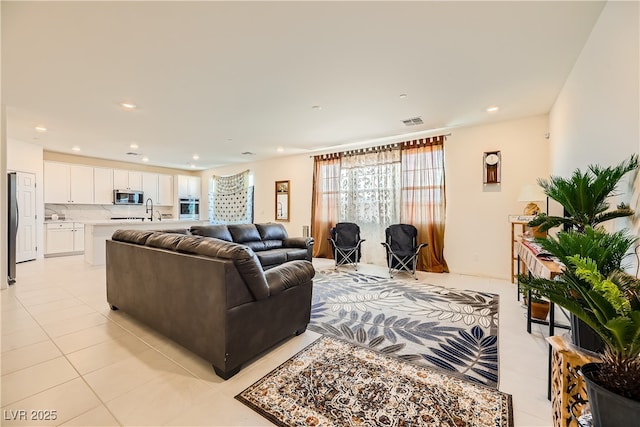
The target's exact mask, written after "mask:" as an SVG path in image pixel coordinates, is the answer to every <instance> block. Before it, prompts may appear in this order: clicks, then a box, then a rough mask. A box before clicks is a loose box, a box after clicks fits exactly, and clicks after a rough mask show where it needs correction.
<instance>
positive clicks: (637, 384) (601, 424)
mask: <svg viewBox="0 0 640 427" xmlns="http://www.w3.org/2000/svg"><path fill="white" fill-rule="evenodd" d="M583 231H584V232H578V231H569V232H562V233H559V234H558V238H557V239H552V238H549V239H547V240H545V241H540V243H541V245H542V247H543V248H544V249H545V250H546V251H547V252H549V253H551V254H552V255H554V256H556V257H558V258H559V259H560V260H561V261H562V262H563V263H564V264H565V269H564V272H563V273H562V274H561V275H560V276H558V277H556V279H555V280H547V279H541V278H534V277H528V276H525V275H522V276H520V280H521V283H522V284H523V285H524V286H525V287H526V288H528V289H532V290H534V291H535V292H537V293H538V294H539V295H541V296H544V297H546V298H548V299H549V300H551V301H553V302H554V303H555V304H558V305H559V306H561V307H564V308H565V309H567V310H568V311H570V312H571V313H572V314H573V315H575V316H576V317H577V318H579V319H580V320H582V321H583V322H584V323H586V324H587V325H588V326H590V327H591V328H592V329H593V331H595V333H596V334H598V336H599V337H600V338H601V339H602V341H603V343H604V352H603V354H602V363H600V364H589V365H585V367H583V370H582V372H583V375H584V377H585V381H586V382H587V387H588V392H587V393H588V396H589V402H590V405H591V410H592V413H593V419H594V422H595V426H596V427H614V426H615V427H618V426H625V425H630V424H629V422H631V420H634V419H635V420H638V419H640V280H638V279H636V278H635V277H634V276H631V275H629V274H627V273H625V272H624V271H622V269H621V262H622V259H623V258H624V255H625V254H626V253H627V251H628V250H629V248H630V247H631V245H633V244H634V243H635V242H636V240H637V239H636V238H634V237H631V236H629V235H628V234H627V233H626V232H625V231H619V232H616V233H611V234H609V233H607V232H606V231H605V230H604V229H602V228H600V229H593V228H591V227H590V226H587V227H585V229H584V230H583Z"/></svg>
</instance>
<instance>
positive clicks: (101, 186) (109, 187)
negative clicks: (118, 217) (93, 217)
mask: <svg viewBox="0 0 640 427" xmlns="http://www.w3.org/2000/svg"><path fill="white" fill-rule="evenodd" d="M93 178H94V182H93V203H95V204H96V205H111V204H113V169H111V168H93Z"/></svg>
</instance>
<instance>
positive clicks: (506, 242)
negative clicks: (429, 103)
mask: <svg viewBox="0 0 640 427" xmlns="http://www.w3.org/2000/svg"><path fill="white" fill-rule="evenodd" d="M547 131H548V117H547V116H546V115H543V116H535V117H529V118H525V119H519V120H510V121H505V122H498V123H495V124H490V125H484V126H475V127H468V128H460V129H454V130H453V131H452V135H451V136H450V137H449V138H448V139H447V142H446V143H445V173H446V185H447V223H446V230H445V259H446V260H447V263H448V264H449V270H450V271H451V272H453V273H461V274H469V275H475V276H488V277H498V278H503V279H509V276H510V274H511V266H510V261H511V257H510V253H511V224H510V223H509V221H508V216H509V215H520V214H522V213H523V210H524V207H525V205H526V203H523V202H518V201H517V199H518V196H519V194H520V191H521V189H522V187H523V186H524V185H526V184H535V183H536V180H537V179H538V178H540V177H547V176H548V173H549V141H548V140H547V139H546V138H545V134H546V133H547ZM497 150H499V151H500V152H501V156H502V179H501V184H499V185H496V184H493V185H487V186H484V185H483V184H482V171H483V169H482V160H483V153H484V152H485V151H497ZM541 208H542V209H543V210H544V208H545V207H544V206H541ZM518 230H519V227H518Z"/></svg>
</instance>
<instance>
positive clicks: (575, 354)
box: [547, 336, 600, 427]
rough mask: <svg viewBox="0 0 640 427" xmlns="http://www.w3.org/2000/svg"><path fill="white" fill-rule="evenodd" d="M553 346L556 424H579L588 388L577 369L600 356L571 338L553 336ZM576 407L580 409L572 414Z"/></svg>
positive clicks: (563, 426) (570, 426)
mask: <svg viewBox="0 0 640 427" xmlns="http://www.w3.org/2000/svg"><path fill="white" fill-rule="evenodd" d="M547 342H548V343H549V345H550V346H551V349H552V352H551V384H552V386H551V390H552V392H551V410H552V418H553V425H554V426H557V427H579V425H578V423H577V422H576V420H575V418H574V416H575V417H579V416H580V413H581V412H582V410H583V408H584V405H585V403H586V402H587V389H586V385H585V383H584V380H583V379H582V376H581V375H580V374H579V373H578V371H579V370H580V368H581V367H582V366H583V365H585V364H587V363H591V362H600V358H599V357H598V356H597V355H595V354H593V353H591V352H587V351H586V350H583V349H579V348H577V347H575V346H573V345H572V344H571V343H570V339H569V338H565V337H564V336H553V337H549V338H547ZM574 407H575V409H576V411H577V413H574V414H572V413H571V410H572V409H573V408H574Z"/></svg>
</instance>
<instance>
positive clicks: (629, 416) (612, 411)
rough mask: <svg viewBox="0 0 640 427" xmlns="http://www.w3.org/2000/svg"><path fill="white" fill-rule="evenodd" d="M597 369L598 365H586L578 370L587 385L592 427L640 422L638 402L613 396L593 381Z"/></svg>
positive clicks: (639, 403)
mask: <svg viewBox="0 0 640 427" xmlns="http://www.w3.org/2000/svg"><path fill="white" fill-rule="evenodd" d="M599 369H600V364H599V363H587V364H586V365H584V366H582V368H580V373H581V374H582V376H583V378H584V381H585V383H586V384H587V396H588V398H589V406H590V407H591V414H592V416H593V426H594V427H620V426H629V425H631V423H634V422H637V420H640V402H638V401H635V400H631V399H628V398H626V397H623V396H620V395H619V394H615V393H613V392H611V391H609V390H607V389H606V388H604V387H602V386H601V385H600V384H597V383H596V382H595V381H594V380H593V376H594V374H596V373H597V372H598V370H599ZM633 420H636V421H633Z"/></svg>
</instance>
